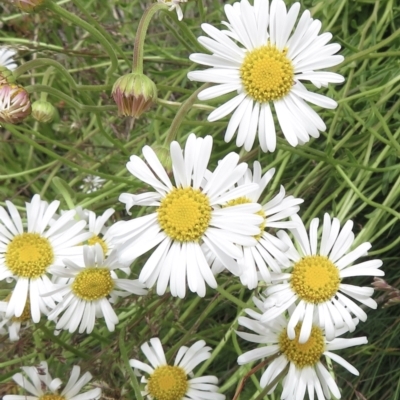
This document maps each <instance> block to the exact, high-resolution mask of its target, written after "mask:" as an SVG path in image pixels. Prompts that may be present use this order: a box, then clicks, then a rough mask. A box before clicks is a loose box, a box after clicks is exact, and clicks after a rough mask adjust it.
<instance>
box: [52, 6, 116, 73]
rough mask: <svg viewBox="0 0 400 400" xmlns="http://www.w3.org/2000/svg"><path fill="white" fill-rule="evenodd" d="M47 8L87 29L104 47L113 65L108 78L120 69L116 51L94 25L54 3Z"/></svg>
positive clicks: (108, 71) (109, 69)
mask: <svg viewBox="0 0 400 400" xmlns="http://www.w3.org/2000/svg"><path fill="white" fill-rule="evenodd" d="M46 7H47V8H48V9H49V10H51V11H53V12H54V13H55V14H58V15H59V16H60V17H63V18H65V19H66V20H68V21H70V22H72V23H73V24H75V25H78V26H80V27H81V28H83V29H85V30H86V31H87V32H89V33H90V34H91V35H92V36H94V37H95V38H96V39H97V40H98V41H99V42H100V44H101V45H102V46H103V47H104V49H105V50H106V52H107V54H108V55H109V57H110V61H111V65H110V67H109V68H108V70H107V71H106V74H107V76H111V75H112V74H113V73H114V71H115V70H116V69H117V68H118V59H117V56H116V55H115V52H114V49H113V47H112V45H111V44H110V43H109V42H108V41H107V39H106V38H105V37H104V36H103V35H102V34H101V33H100V32H99V31H98V30H97V29H96V28H94V27H93V26H92V25H90V24H89V23H87V22H86V21H84V20H83V19H81V18H79V17H78V16H76V15H75V14H72V13H70V12H69V11H67V10H65V9H64V8H62V7H60V6H59V5H58V4H56V3H55V2H53V1H47V2H46Z"/></svg>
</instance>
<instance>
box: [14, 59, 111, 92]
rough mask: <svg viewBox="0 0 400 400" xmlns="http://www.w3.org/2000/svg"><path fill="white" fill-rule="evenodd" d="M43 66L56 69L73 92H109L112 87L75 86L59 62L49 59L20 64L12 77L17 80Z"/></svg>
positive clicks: (72, 79) (70, 76)
mask: <svg viewBox="0 0 400 400" xmlns="http://www.w3.org/2000/svg"><path fill="white" fill-rule="evenodd" d="M43 66H47V67H50V66H51V67H54V68H55V69H57V71H59V72H61V73H62V75H63V76H64V78H65V79H66V80H67V82H68V84H69V85H70V86H71V88H72V89H74V90H82V91H102V90H109V89H111V87H112V85H77V84H76V82H75V80H74V78H73V77H72V75H71V74H70V73H69V72H68V70H67V69H66V68H65V67H64V66H62V65H61V64H60V63H59V62H57V61H55V60H51V59H49V58H37V59H36V60H31V61H28V62H26V63H25V64H22V65H21V66H20V67H18V68H17V69H16V70H15V71H14V73H13V76H14V77H15V78H18V77H20V76H21V75H22V74H24V73H25V72H27V71H30V70H32V69H35V68H40V67H43ZM43 85H44V83H43Z"/></svg>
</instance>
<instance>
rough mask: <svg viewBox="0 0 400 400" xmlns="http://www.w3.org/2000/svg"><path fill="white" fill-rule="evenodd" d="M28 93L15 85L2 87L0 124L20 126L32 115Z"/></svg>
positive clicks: (0, 94) (0, 89)
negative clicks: (20, 123)
mask: <svg viewBox="0 0 400 400" xmlns="http://www.w3.org/2000/svg"><path fill="white" fill-rule="evenodd" d="M31 111H32V108H31V102H30V100H29V94H28V92H27V91H26V90H25V89H24V88H23V87H22V86H18V85H15V84H5V85H2V86H0V123H6V124H18V123H19V122H22V121H23V120H24V119H25V118H26V117H28V116H29V115H30V114H31Z"/></svg>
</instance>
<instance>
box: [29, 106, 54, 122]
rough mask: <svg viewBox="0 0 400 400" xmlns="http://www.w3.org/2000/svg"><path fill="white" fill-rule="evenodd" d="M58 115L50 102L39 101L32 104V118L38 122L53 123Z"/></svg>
mask: <svg viewBox="0 0 400 400" xmlns="http://www.w3.org/2000/svg"><path fill="white" fill-rule="evenodd" d="M56 115H57V110H56V108H55V107H54V106H53V104H51V103H49V102H48V101H45V100H38V101H35V102H34V103H33V104H32V117H33V118H35V119H36V121H39V122H44V123H48V122H51V121H53V119H54V117H55V116H56Z"/></svg>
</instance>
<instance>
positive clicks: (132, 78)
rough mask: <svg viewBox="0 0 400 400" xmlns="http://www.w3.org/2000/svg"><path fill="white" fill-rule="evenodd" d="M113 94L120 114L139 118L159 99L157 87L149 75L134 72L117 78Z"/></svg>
mask: <svg viewBox="0 0 400 400" xmlns="http://www.w3.org/2000/svg"><path fill="white" fill-rule="evenodd" d="M112 96H113V98H114V101H115V102H116V103H117V106H118V114H119V115H123V116H125V117H134V118H138V117H140V116H141V115H142V114H143V113H144V112H145V111H147V110H148V109H149V108H150V107H151V106H152V105H153V104H154V102H155V101H156V100H157V87H156V85H155V83H154V82H153V81H152V80H151V79H150V78H148V77H147V76H145V75H143V74H139V73H133V72H132V73H130V74H127V75H124V76H121V77H120V78H118V79H117V81H116V82H115V83H114V86H113V89H112Z"/></svg>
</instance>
